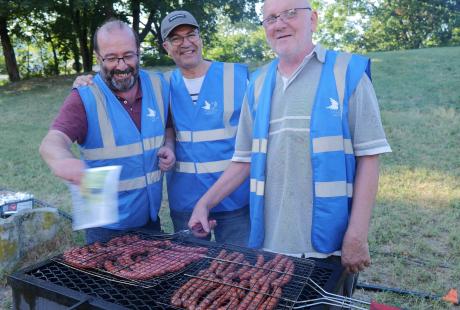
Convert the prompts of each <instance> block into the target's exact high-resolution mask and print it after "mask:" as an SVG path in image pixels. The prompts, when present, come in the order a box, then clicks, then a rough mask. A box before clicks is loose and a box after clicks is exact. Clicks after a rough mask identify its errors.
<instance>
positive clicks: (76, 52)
mask: <svg viewBox="0 0 460 310" xmlns="http://www.w3.org/2000/svg"><path fill="white" fill-rule="evenodd" d="M71 46H72V54H73V66H72V69H74V70H75V72H77V73H80V72H81V69H82V68H81V62H80V51H79V50H78V44H77V38H76V37H72V42H71Z"/></svg>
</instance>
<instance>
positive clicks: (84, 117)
mask: <svg viewBox="0 0 460 310" xmlns="http://www.w3.org/2000/svg"><path fill="white" fill-rule="evenodd" d="M94 51H95V55H96V58H97V61H98V64H99V66H100V72H99V74H97V75H96V77H95V78H94V84H93V85H90V86H82V87H78V88H76V89H73V90H72V91H71V93H70V95H69V96H68V97H67V98H66V99H65V101H64V104H63V105H62V107H61V109H60V111H59V113H58V115H57V117H56V118H55V119H54V121H53V123H52V125H51V127H50V130H49V131H48V133H47V135H46V136H45V138H44V139H43V141H42V143H41V146H40V154H41V156H42V157H43V160H44V161H45V162H46V163H47V164H48V166H49V167H50V168H51V170H52V172H53V173H54V174H55V175H56V176H57V177H59V178H61V179H63V180H64V181H67V182H70V183H73V184H76V185H78V184H80V182H81V179H82V176H83V173H84V169H85V168H94V167H101V166H109V165H121V166H122V170H121V175H120V182H119V188H118V211H119V221H118V222H117V223H113V224H110V225H107V226H104V227H94V228H88V229H87V230H86V242H87V243H93V242H95V241H98V240H101V241H105V240H107V239H109V238H111V237H112V236H113V235H115V234H117V233H119V231H122V230H128V229H133V228H144V229H149V230H153V231H160V230H161V225H160V219H159V217H158V211H159V209H160V205H161V195H162V177H163V173H162V171H166V170H169V169H170V168H171V167H172V166H173V165H174V162H175V156H174V149H173V148H174V141H173V140H172V139H171V137H173V131H172V129H171V128H166V130H165V127H166V121H167V115H168V102H169V87H168V84H167V83H166V82H165V80H164V78H163V77H162V75H161V74H159V73H149V72H146V71H143V70H140V69H139V39H138V37H137V35H136V33H135V32H134V31H133V30H132V29H131V28H130V27H129V26H128V25H127V24H126V23H124V22H121V21H119V20H110V21H108V22H106V23H104V24H103V25H102V26H101V27H99V28H98V29H97V30H96V33H95V34H94ZM74 142H76V143H77V144H78V145H79V148H80V153H81V159H77V158H76V157H75V156H74V154H73V153H72V151H71V146H72V144H73V143H74Z"/></svg>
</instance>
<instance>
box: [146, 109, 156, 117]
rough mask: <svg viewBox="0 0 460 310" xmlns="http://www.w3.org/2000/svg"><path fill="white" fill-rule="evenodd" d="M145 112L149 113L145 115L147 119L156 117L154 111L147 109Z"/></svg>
mask: <svg viewBox="0 0 460 310" xmlns="http://www.w3.org/2000/svg"><path fill="white" fill-rule="evenodd" d="M147 111H148V112H149V113H147V116H148V117H156V116H157V112H156V111H155V110H152V109H151V108H147Z"/></svg>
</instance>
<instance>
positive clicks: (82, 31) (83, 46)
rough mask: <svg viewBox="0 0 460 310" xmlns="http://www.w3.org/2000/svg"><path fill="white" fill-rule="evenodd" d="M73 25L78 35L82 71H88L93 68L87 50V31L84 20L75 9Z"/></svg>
mask: <svg viewBox="0 0 460 310" xmlns="http://www.w3.org/2000/svg"><path fill="white" fill-rule="evenodd" d="M83 20H85V19H83ZM82 24H83V25H82ZM74 26H75V30H76V33H77V36H78V43H80V54H81V56H82V59H83V71H85V72H90V71H91V70H92V69H93V68H92V67H93V64H92V59H91V53H90V52H89V51H88V31H87V28H86V25H85V24H84V22H83V23H82V22H81V18H80V10H75V12H74Z"/></svg>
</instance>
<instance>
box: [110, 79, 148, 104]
mask: <svg viewBox="0 0 460 310" xmlns="http://www.w3.org/2000/svg"><path fill="white" fill-rule="evenodd" d="M134 87H136V94H135V96H134V102H138V101H142V87H141V79H140V78H138V80H137V83H136V86H134ZM114 95H115V97H117V99H118V100H120V101H127V99H126V98H124V97H123V96H120V95H118V94H115V93H114Z"/></svg>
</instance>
